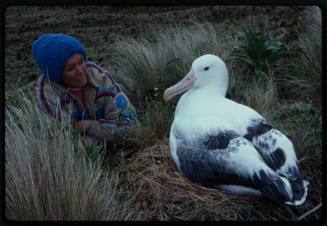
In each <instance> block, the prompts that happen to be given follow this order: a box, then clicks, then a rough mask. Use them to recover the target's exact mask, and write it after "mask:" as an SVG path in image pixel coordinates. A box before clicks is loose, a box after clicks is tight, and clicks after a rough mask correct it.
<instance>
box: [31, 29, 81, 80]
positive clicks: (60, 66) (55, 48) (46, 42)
mask: <svg viewBox="0 0 327 226" xmlns="http://www.w3.org/2000/svg"><path fill="white" fill-rule="evenodd" d="M76 53H80V54H82V55H83V57H84V60H85V61H86V49H85V47H84V45H83V44H82V43H81V42H79V41H78V40H77V39H75V38H73V37H72V36H70V35H65V34H44V35H42V36H40V37H39V38H38V39H37V40H36V41H34V43H33V46H32V54H33V58H34V60H35V61H36V64H37V66H38V67H39V69H40V70H41V71H42V73H43V74H44V75H45V76H47V77H48V78H49V79H50V80H51V81H54V82H57V83H61V77H62V74H63V71H64V66H65V64H66V61H67V60H68V59H69V58H70V57H71V56H72V55H74V54H76Z"/></svg>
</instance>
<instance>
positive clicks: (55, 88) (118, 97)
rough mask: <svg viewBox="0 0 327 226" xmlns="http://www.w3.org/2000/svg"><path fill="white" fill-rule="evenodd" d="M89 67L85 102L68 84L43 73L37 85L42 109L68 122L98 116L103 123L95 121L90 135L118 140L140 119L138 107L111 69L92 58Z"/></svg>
mask: <svg viewBox="0 0 327 226" xmlns="http://www.w3.org/2000/svg"><path fill="white" fill-rule="evenodd" d="M86 68H87V69H86V77H87V84H86V85H85V87H84V104H83V103H82V102H81V101H80V100H79V99H77V98H75V97H74V96H73V95H71V94H70V92H69V90H68V89H67V88H65V87H64V86H62V85H60V84H57V83H54V82H51V81H50V80H49V79H47V78H46V77H45V76H44V75H41V76H40V77H39V79H38V87H37V90H38V98H39V103H40V106H41V109H43V110H44V111H45V112H46V113H47V114H48V115H50V116H52V117H55V118H56V119H58V120H60V121H63V122H67V123H72V122H74V121H79V120H83V119H91V120H96V121H98V122H99V124H92V126H91V127H90V128H89V129H87V130H86V135H88V136H91V137H94V138H96V139H97V140H105V141H106V142H109V143H113V144H114V143H117V142H118V140H119V139H121V138H122V136H123V134H124V133H125V132H126V130H128V128H129V127H130V126H133V125H134V123H135V122H136V112H135V108H134V106H133V105H132V104H131V102H130V101H129V99H128V97H127V96H126V95H125V93H124V92H123V91H122V89H121V86H120V85H118V84H117V82H115V80H114V79H113V78H112V76H111V75H110V73H109V72H108V71H106V70H104V69H103V68H101V67H100V66H98V65H96V64H94V63H92V62H88V63H86Z"/></svg>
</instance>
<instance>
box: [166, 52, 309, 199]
mask: <svg viewBox="0 0 327 226" xmlns="http://www.w3.org/2000/svg"><path fill="white" fill-rule="evenodd" d="M228 82H229V76H228V71H227V67H226V65H225V63H224V62H223V61H222V60H221V59H220V58H219V57H217V56H215V55H211V54H207V55H203V56H201V57H199V58H197V59H195V60H194V62H193V64H192V68H191V70H190V72H189V73H188V74H187V75H186V76H185V77H184V78H183V79H182V80H181V81H180V82H178V83H177V84H175V85H174V86H172V87H170V88H168V89H166V90H165V92H164V99H165V100H166V101H169V100H170V99H171V98H173V97H174V96H176V95H178V94H180V93H183V92H185V91H187V92H186V93H184V94H183V95H182V96H181V98H180V100H179V102H178V104H177V106H176V110H175V116H174V121H173V123H172V126H171V130H170V151H171V156H172V159H173V160H174V162H175V164H176V166H177V168H178V170H179V171H180V172H181V174H182V175H184V176H185V177H186V178H188V179H189V180H190V181H192V182H195V183H199V184H201V185H203V186H206V187H211V188H216V189H221V190H225V191H229V192H234V193H238V194H253V195H260V196H265V197H269V198H271V199H274V200H276V201H278V202H281V203H285V204H288V205H300V204H302V203H303V202H304V201H305V200H306V196H307V192H308V185H309V182H307V181H306V180H303V179H302V178H301V175H300V171H299V164H298V160H297V157H296V154H295V151H294V147H293V144H292V142H291V141H290V140H289V139H288V138H287V137H286V135H284V134H283V133H282V132H280V131H279V130H277V129H276V128H274V127H273V126H271V125H269V124H268V123H267V122H266V120H265V119H264V117H263V116H261V115H260V114H259V113H257V112H256V111H255V110H253V109H252V108H250V107H247V106H245V105H242V104H239V103H236V102H234V101H232V100H230V99H227V98H225V95H226V92H227V89H228Z"/></svg>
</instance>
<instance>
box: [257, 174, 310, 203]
mask: <svg viewBox="0 0 327 226" xmlns="http://www.w3.org/2000/svg"><path fill="white" fill-rule="evenodd" d="M308 185H309V182H308V181H306V180H302V179H300V178H298V179H296V180H291V181H290V180H288V179H287V178H285V177H279V179H278V180H274V181H273V182H272V183H270V184H269V185H267V186H266V187H264V188H262V189H261V192H262V194H263V195H266V196H268V197H270V198H272V199H274V200H276V201H278V202H282V203H285V204H287V205H292V206H297V205H301V204H302V203H303V202H304V201H305V200H306V197H307V194H308Z"/></svg>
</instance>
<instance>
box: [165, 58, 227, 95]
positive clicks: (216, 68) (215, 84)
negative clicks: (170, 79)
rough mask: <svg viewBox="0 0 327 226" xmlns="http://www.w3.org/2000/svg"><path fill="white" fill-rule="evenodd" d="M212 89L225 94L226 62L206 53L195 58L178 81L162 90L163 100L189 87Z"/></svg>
mask: <svg viewBox="0 0 327 226" xmlns="http://www.w3.org/2000/svg"><path fill="white" fill-rule="evenodd" d="M202 88H205V89H206V90H212V91H213V92H216V93H217V94H219V95H222V96H225V95H226V92H227V88H228V71H227V67H226V64H225V63H224V61H222V60H221V59H220V58H219V57H217V56H215V55H212V54H206V55H203V56H200V57H199V58H197V59H195V60H194V61H193V63H192V68H191V70H190V72H189V73H188V74H187V75H186V76H185V77H184V78H183V79H182V80H181V81H179V82H178V83H176V84H175V85H173V86H172V87H169V88H168V89H166V90H165V92H164V99H165V101H169V100H170V99H171V98H173V97H174V96H176V95H178V94H181V93H183V92H185V91H187V90H190V89H202Z"/></svg>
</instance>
